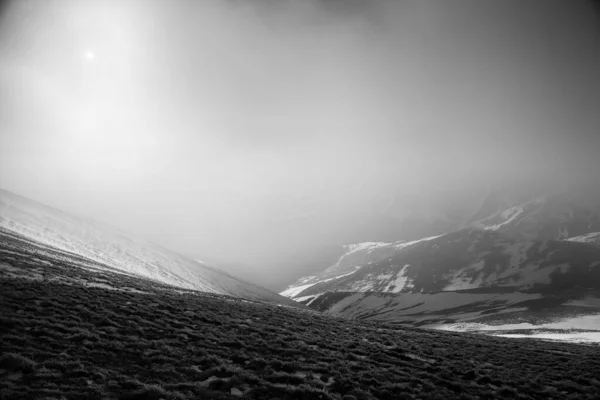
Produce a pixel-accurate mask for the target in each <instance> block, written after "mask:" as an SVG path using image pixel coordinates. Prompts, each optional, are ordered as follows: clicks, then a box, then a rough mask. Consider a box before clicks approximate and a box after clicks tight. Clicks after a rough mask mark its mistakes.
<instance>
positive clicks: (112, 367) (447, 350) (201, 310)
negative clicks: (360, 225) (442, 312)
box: [0, 236, 600, 400]
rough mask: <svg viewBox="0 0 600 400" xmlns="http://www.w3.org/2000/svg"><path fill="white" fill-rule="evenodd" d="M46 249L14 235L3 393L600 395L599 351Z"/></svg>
mask: <svg viewBox="0 0 600 400" xmlns="http://www.w3.org/2000/svg"><path fill="white" fill-rule="evenodd" d="M27 246H30V247H29V248H28V247H27ZM32 249H33V247H31V245H29V244H26V243H24V242H19V241H18V240H17V239H15V238H12V239H10V238H8V237H6V236H4V237H2V238H1V242H0V285H1V286H0V332H1V336H0V352H1V355H0V399H51V398H52V399H61V398H66V399H106V398H109V399H115V398H119V399H160V398H164V399H188V398H189V399H228V398H248V399H275V398H279V399H347V400H349V399H454V398H456V399H495V398H506V399H550V398H552V399H561V398H565V399H600V396H599V395H598V394H599V393H600V378H598V377H599V376H600V348H599V347H593V346H583V345H573V344H562V343H548V342H541V341H533V340H522V341H515V340H514V339H502V338H493V337H486V336H480V335H470V334H454V333H446V332H436V331H426V330H419V329H413V328H401V327H390V326H386V325H376V324H370V323H362V322H356V321H346V320H341V319H333V318H329V317H325V316H323V315H321V314H319V313H316V312H313V311H306V310H300V309H295V308H290V307H282V306H275V305H268V304H262V303H256V302H249V301H245V300H239V299H235V298H232V297H227V296H222V295H212V294H203V293H199V292H193V291H181V290H176V289H173V288H170V287H168V286H165V285H161V284H157V283H155V282H151V281H145V280H141V279H136V278H133V277H130V276H127V275H123V274H117V273H111V272H107V271H105V270H94V268H93V266H91V265H86V266H83V265H79V264H78V260H76V259H69V256H68V254H59V255H56V254H55V255H52V254H50V253H44V252H43V251H42V250H40V249H37V253H36V254H34V253H33V250H32Z"/></svg>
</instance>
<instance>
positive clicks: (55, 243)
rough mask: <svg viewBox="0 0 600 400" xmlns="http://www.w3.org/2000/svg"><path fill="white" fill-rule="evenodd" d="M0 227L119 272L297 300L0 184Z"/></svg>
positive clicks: (271, 298) (221, 290)
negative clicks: (7, 189)
mask: <svg viewBox="0 0 600 400" xmlns="http://www.w3.org/2000/svg"><path fill="white" fill-rule="evenodd" d="M0 227H2V228H4V229H7V230H9V231H12V232H15V233H17V234H20V235H23V236H25V237H27V238H29V239H31V240H34V241H36V242H38V243H41V244H43V245H45V246H50V247H54V248H58V249H61V250H65V251H68V252H71V253H75V254H77V255H80V256H82V257H85V258H87V259H90V260H93V261H96V262H99V263H101V264H105V265H107V266H109V267H112V268H115V269H117V270H120V271H122V272H124V273H127V274H130V275H135V276H140V277H144V278H149V279H153V280H156V281H160V282H163V283H167V284H170V285H174V286H178V287H182V288H188V289H196V290H201V291H205V292H212V293H220V294H227V295H232V296H236V297H242V298H246V299H251V300H259V301H270V302H277V303H282V304H288V305H297V303H295V302H294V301H291V300H289V299H287V298H285V297H283V296H280V295H278V294H276V293H273V292H270V291H268V290H267V289H264V288H261V287H258V286H256V285H253V284H250V283H247V282H244V281H242V280H239V279H237V278H235V277H232V276H230V275H228V274H227V273H225V272H223V271H220V270H218V269H215V268H211V267H209V266H207V265H205V264H203V263H201V262H199V261H196V260H193V259H190V258H187V257H184V256H182V255H180V254H177V253H175V252H172V251H170V250H168V249H165V248H163V247H161V246H158V245H156V244H153V243H150V242H147V241H145V240H141V239H138V238H135V237H134V236H132V235H129V234H126V233H124V232H121V231H119V230H117V229H114V228H111V227H108V226H105V225H103V224H100V223H97V222H95V221H92V220H88V219H85V218H79V217H75V216H73V215H70V214H67V213H65V212H62V211H60V210H57V209H54V208H51V207H47V206H45V205H43V204H40V203H37V202H35V201H32V200H29V199H27V198H24V197H22V196H19V195H16V194H14V193H11V192H8V191H6V190H2V189H0Z"/></svg>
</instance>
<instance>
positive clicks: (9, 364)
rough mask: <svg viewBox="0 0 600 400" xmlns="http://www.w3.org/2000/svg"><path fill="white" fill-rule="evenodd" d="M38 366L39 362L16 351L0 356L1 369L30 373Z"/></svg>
mask: <svg viewBox="0 0 600 400" xmlns="http://www.w3.org/2000/svg"><path fill="white" fill-rule="evenodd" d="M36 368H37V363H36V362H35V361H33V360H31V359H29V358H27V357H25V356H22V355H20V354H16V353H6V354H3V355H2V356H0V369H5V370H7V371H11V372H23V373H25V374H30V373H32V372H34V371H35V370H36Z"/></svg>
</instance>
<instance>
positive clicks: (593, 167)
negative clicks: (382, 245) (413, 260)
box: [0, 0, 600, 276]
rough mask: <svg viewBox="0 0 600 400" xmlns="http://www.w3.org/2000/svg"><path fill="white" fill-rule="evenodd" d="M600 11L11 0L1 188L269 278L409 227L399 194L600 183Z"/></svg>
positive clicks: (408, 202)
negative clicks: (391, 218) (382, 224)
mask: <svg viewBox="0 0 600 400" xmlns="http://www.w3.org/2000/svg"><path fill="white" fill-rule="evenodd" d="M593 10H594V8H593V6H592V4H591V3H589V2H586V1H575V0H570V1H549V0H539V1H533V0H532V1H526V2H524V1H481V0H473V1H466V0H461V1H458V0H457V1H452V2H448V1H391V0H390V1H366V0H364V1H333V0H331V1H326V0H322V1H316V0H315V1H310V0H305V1H300V0H296V1H292V0H284V1H267V0H264V1H262V0H252V1H211V0H204V1H176V0H172V1H166V0H165V1H149V0H139V1H137V0H136V1H134V0H127V1H116V0H115V1H110V0H105V1H77V0H72V1H67V0H62V1H60V0H43V1H42V0H39V1H14V2H9V3H8V4H7V5H6V6H5V7H4V8H3V9H2V14H1V16H0V85H1V90H0V187H2V188H5V189H8V190H11V191H14V192H16V193H19V194H22V195H24V196H28V197H31V198H33V199H35V200H38V201H41V202H44V203H46V204H49V205H52V206H54V207H57V208H60V209H63V210H65V211H69V212H74V213H77V214H80V215H86V216H90V217H92V218H94V219H96V220H98V221H102V222H106V223H109V224H111V225H114V226H117V227H119V228H122V229H125V230H128V231H131V232H133V233H136V234H138V235H140V236H142V237H144V238H146V239H149V240H152V241H154V242H157V243H159V244H162V245H165V246H167V247H170V248H172V249H173V250H176V251H179V252H182V253H185V254H189V255H193V256H195V257H198V258H201V259H204V258H206V259H207V260H229V261H231V260H234V261H235V262H236V263H240V264H242V265H244V266H245V267H244V268H246V273H247V274H256V275H257V276H259V275H260V274H279V275H282V274H285V273H286V270H287V269H289V268H292V267H291V265H292V264H294V263H295V264H298V263H302V262H305V261H303V260H305V259H312V258H314V257H317V258H318V257H319V254H321V255H322V254H325V255H324V256H323V257H325V258H328V257H331V254H332V253H331V252H330V251H329V246H335V245H340V244H348V243H353V242H357V241H376V240H399V239H403V238H402V237H395V236H394V235H395V233H394V232H393V230H392V231H385V232H383V231H382V230H380V229H375V228H374V224H375V225H377V224H376V223H374V222H373V221H376V222H377V221H379V220H377V218H376V217H377V216H378V215H380V214H381V213H383V212H384V211H385V210H387V209H388V208H389V206H390V204H393V205H394V209H395V210H396V211H395V212H396V213H398V212H399V213H412V212H421V213H431V212H433V211H431V210H439V209H440V208H448V207H450V208H452V209H454V210H458V211H457V212H462V211H464V210H465V209H468V208H469V207H471V206H472V204H474V203H477V202H480V201H481V199H482V197H483V196H485V195H486V193H487V192H488V191H489V190H491V189H493V188H495V187H498V186H501V185H506V184H510V183H513V182H518V183H519V184H526V185H528V184H543V185H548V186H560V185H564V184H567V183H568V184H572V183H591V184H596V182H597V179H596V178H597V177H596V175H597V171H598V170H600V169H599V168H600V165H599V161H598V159H599V158H600V157H597V154H596V153H597V150H598V149H599V148H600V140H599V139H600V138H599V136H600V135H598V126H600V78H599V75H598V71H600V30H599V27H598V18H597V16H596V15H595V14H594V13H593ZM423 210H425V211H423ZM436 212H437V211H436ZM374 216H375V217H374ZM374 218H375V219H374ZM324 249H325V250H324ZM215 262H216V261H215ZM311 262H312V261H311ZM295 264H294V265H295Z"/></svg>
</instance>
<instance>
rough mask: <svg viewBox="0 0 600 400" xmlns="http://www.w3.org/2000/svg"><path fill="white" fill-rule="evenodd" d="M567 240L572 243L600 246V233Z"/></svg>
mask: <svg viewBox="0 0 600 400" xmlns="http://www.w3.org/2000/svg"><path fill="white" fill-rule="evenodd" d="M567 240H570V241H572V242H583V243H594V244H599V245H600V232H591V233H586V234H585V235H579V236H574V237H571V238H569V239H567Z"/></svg>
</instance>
